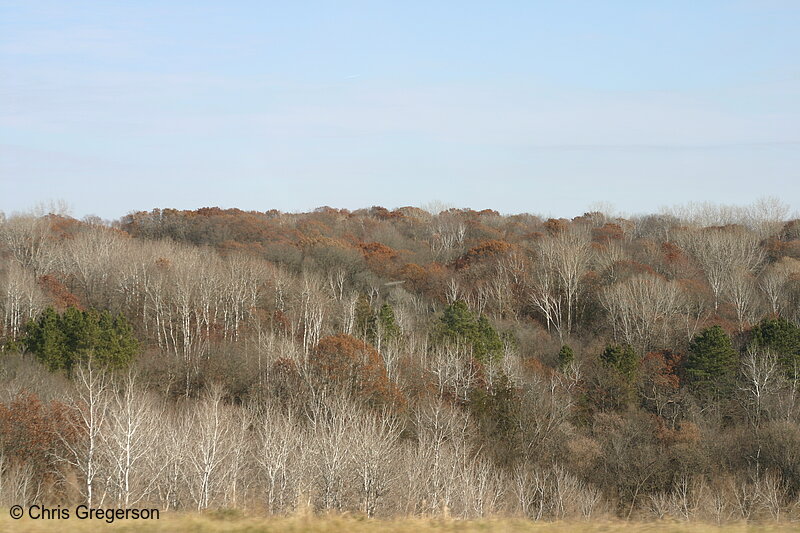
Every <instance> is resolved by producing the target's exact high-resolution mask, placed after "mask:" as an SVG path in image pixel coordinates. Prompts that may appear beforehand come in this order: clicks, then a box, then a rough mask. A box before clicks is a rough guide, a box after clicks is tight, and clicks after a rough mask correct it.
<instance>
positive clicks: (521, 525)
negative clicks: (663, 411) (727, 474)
mask: <svg viewBox="0 0 800 533" xmlns="http://www.w3.org/2000/svg"><path fill="white" fill-rule="evenodd" d="M106 528H113V529H114V530H115V531H118V532H123V531H134V532H138V531H156V532H159V531H169V532H176V533H181V532H192V533H205V532H209V533H211V532H225V533H233V532H243V533H244V532H247V533H258V532H284V531H285V532H298V533H299V532H310V531H320V532H326V533H338V532H347V533H361V532H365V533H366V532H372V531H382V532H405V531H414V532H420V533H425V532H450V531H453V532H455V531H458V532H495V531H496V532H506V531H507V532H528V531H530V532H537V533H567V532H571V531H587V532H597V533H601V532H614V531H622V532H634V531H643V532H650V533H684V532H685V533H701V532H702V533H712V532H719V533H745V532H747V533H751V532H752V533H778V532H790V531H800V524H799V523H796V522H795V523H791V522H787V523H767V524H752V523H751V524H746V523H736V524H727V525H722V526H718V525H712V524H704V523H697V522H690V523H686V522H668V521H660V522H622V521H594V522H532V521H528V520H491V519H486V520H468V521H461V520H441V519H439V520H435V519H416V518H413V519H398V520H367V519H363V518H357V517H346V516H333V517H325V518H322V517H314V518H308V517H282V518H257V517H245V516H241V515H239V514H229V513H224V512H222V513H204V514H197V513H192V514H183V513H175V514H172V513H164V514H163V515H162V518H161V519H160V520H139V521H134V520H130V521H118V522H116V523H115V524H113V525H110V524H106V523H104V522H102V521H99V520H92V521H89V520H78V519H76V518H71V519H69V520H49V521H45V520H30V519H23V520H16V521H15V520H12V519H11V518H9V516H8V513H7V512H4V513H3V516H2V517H0V531H9V532H11V531H13V532H20V533H23V532H25V533H27V532H46V531H60V532H64V531H97V530H103V529H106Z"/></svg>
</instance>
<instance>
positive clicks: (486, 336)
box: [473, 316, 503, 361]
mask: <svg viewBox="0 0 800 533" xmlns="http://www.w3.org/2000/svg"><path fill="white" fill-rule="evenodd" d="M473 348H474V350H475V352H474V353H475V357H477V358H478V359H479V360H481V361H486V360H489V359H492V360H494V359H497V358H499V357H500V355H501V354H502V353H503V341H502V340H501V339H500V335H498V334H497V330H495V329H494V327H492V324H491V323H490V322H489V319H487V318H486V317H485V316H481V317H480V318H478V327H477V337H476V338H475V341H474V342H473Z"/></svg>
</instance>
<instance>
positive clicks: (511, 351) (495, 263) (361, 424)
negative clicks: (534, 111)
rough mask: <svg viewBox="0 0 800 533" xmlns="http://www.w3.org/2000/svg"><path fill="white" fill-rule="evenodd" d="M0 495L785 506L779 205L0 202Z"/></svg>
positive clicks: (795, 449)
mask: <svg viewBox="0 0 800 533" xmlns="http://www.w3.org/2000/svg"><path fill="white" fill-rule="evenodd" d="M0 316H1V318H0V320H2V322H1V323H0V350H1V351H0V506H3V507H9V506H11V505H14V504H19V505H23V506H25V505H30V504H33V503H43V504H47V505H74V504H77V503H86V504H88V505H89V506H94V507H97V506H103V507H120V508H131V507H144V506H155V507H157V508H159V509H161V510H162V511H165V512H167V511H174V510H177V511H189V510H205V509H241V510H253V511H256V512H259V513H267V514H274V515H283V514H290V513H294V512H297V511H298V510H299V509H307V510H310V511H311V512H314V513H326V512H337V513H355V514H358V515H361V516H365V517H382V518H395V517H453V518H458V519H462V518H463V519H472V518H479V517H525V518H529V519H532V520H562V519H568V520H585V519H598V518H603V517H609V518H610V517H613V518H615V519H631V520H650V519H664V518H669V519H675V520H697V521H710V522H717V523H726V522H731V521H742V520H752V521H762V520H769V521H787V520H798V519H800V220H798V219H792V218H791V216H789V214H788V209H787V208H786V207H785V206H783V205H782V204H781V203H780V202H779V201H777V200H768V199H767V200H761V201H757V202H755V203H753V204H752V205H750V206H743V207H742V206H740V207H737V206H722V205H711V204H690V205H688V206H684V207H675V208H671V209H665V210H664V211H663V212H661V213H658V214H649V215H635V216H633V215H632V216H627V217H620V216H615V215H613V214H608V213H603V212H589V213H585V214H584V215H582V216H578V217H576V218H573V219H555V218H549V219H548V218H544V217H540V216H537V215H531V214H518V215H501V214H499V213H498V212H496V211H493V210H490V209H486V210H482V211H475V210H472V209H456V208H450V209H433V208H430V209H422V208H416V207H402V208H398V209H393V210H390V209H387V208H383V207H378V206H375V207H371V208H368V209H359V210H355V211H349V210H345V209H335V208H331V207H321V208H318V209H315V210H314V211H312V212H307V213H285V212H280V211H276V210H270V211H263V212H254V211H242V210H238V209H221V208H216V207H206V208H201V209H196V210H177V209H154V210H152V211H149V212H132V213H130V214H129V215H127V216H124V217H122V218H121V219H119V220H116V221H113V222H107V221H103V220H100V219H99V218H97V217H91V216H90V217H85V218H83V219H80V220H79V219H76V218H72V217H70V216H67V215H65V214H58V213H46V212H36V213H34V212H32V213H21V214H19V213H18V214H12V215H0Z"/></svg>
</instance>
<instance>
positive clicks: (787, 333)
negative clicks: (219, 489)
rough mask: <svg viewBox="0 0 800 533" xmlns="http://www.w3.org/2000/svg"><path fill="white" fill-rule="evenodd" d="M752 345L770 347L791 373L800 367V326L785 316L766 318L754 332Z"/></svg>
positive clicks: (754, 346)
mask: <svg viewBox="0 0 800 533" xmlns="http://www.w3.org/2000/svg"><path fill="white" fill-rule="evenodd" d="M751 334H752V338H751V341H750V346H751V347H753V348H768V349H770V350H772V351H774V352H775V353H776V354H778V360H779V361H780V363H781V365H782V366H783V368H784V369H785V370H786V372H787V373H789V374H790V375H794V373H795V370H796V369H798V368H800V327H798V326H797V324H795V323H793V322H790V321H788V320H786V319H785V318H765V319H764V320H762V321H761V322H760V323H759V324H758V325H756V326H755V327H754V328H753V330H752V332H751Z"/></svg>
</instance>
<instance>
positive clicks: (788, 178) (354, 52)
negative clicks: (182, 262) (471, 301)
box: [0, 0, 800, 220]
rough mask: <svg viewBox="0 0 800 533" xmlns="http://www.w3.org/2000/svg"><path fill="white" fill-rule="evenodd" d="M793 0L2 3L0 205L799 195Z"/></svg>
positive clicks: (561, 211)
mask: <svg viewBox="0 0 800 533" xmlns="http://www.w3.org/2000/svg"><path fill="white" fill-rule="evenodd" d="M798 28H800V2H797V1H794V0H786V1H779V0H753V1H744V0H742V1H737V0H727V1H719V2H712V1H703V0H692V1H681V0H676V1H670V2H640V1H638V0H628V1H613V0H609V1H603V2H597V1H571V0H563V1H561V0H559V1H555V0H553V1H549V2H544V1H541V2H537V1H519V2H513V1H505V2H503V1H499V2H485V1H483V2H473V1H470V0H460V1H452V2H451V1H445V0H438V1H435V2H430V1H413V0H409V1H404V2H396V1H393V2H382V1H378V0H374V1H350V0H338V1H330V2H314V1H298V2H270V1H255V0H254V1H245V0H230V1H226V2H220V1H203V0H191V1H188V0H187V1H181V0H158V1H150V0H129V1H123V0H120V1H115V2H107V1H81V0H70V1H68V2H65V1H63V0H57V1H39V0H24V1H13V0H0V211H4V212H5V213H7V214H10V213H13V212H20V211H25V210H28V209H30V208H32V207H33V206H34V205H36V204H39V203H41V202H48V201H54V200H61V201H64V202H66V203H67V204H68V205H69V206H70V207H71V210H72V214H73V216H78V217H82V216H84V215H88V214H93V215H97V216H100V217H102V218H105V219H109V220H110V219H116V218H119V217H121V216H123V215H125V214H127V213H129V212H131V211H137V210H150V209H153V208H156V207H160V208H164V207H174V208H180V209H194V208H198V207H204V206H220V207H225V208H228V207H237V208H240V209H246V210H259V211H266V210H269V209H280V210H282V211H307V210H311V209H314V208H316V207H320V206H324V205H328V206H332V207H338V208H348V209H356V208H361V207H369V206H372V205H381V206H384V207H387V208H393V207H400V206H406V205H416V206H419V205H424V204H427V203H429V202H432V201H439V202H443V203H444V204H447V205H451V206H457V207H470V208H473V209H484V208H491V209H496V210H498V211H500V212H502V213H522V212H529V213H536V214H541V215H547V216H564V217H571V216H576V215H579V214H582V213H583V212H585V211H587V210H590V209H592V208H593V206H596V205H597V204H598V202H603V203H604V204H605V205H606V206H608V205H610V206H613V208H614V209H615V210H616V211H618V212H619V213H625V214H635V213H651V212H656V211H658V210H659V209H660V208H661V207H663V206H671V205H677V204H685V203H688V202H704V201H710V202H715V203H724V204H748V203H750V202H752V201H753V200H755V199H756V198H759V197H764V196H774V197H777V198H779V199H781V200H783V201H784V202H786V203H787V204H789V206H790V207H791V208H792V209H793V210H797V209H800V31H798Z"/></svg>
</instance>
